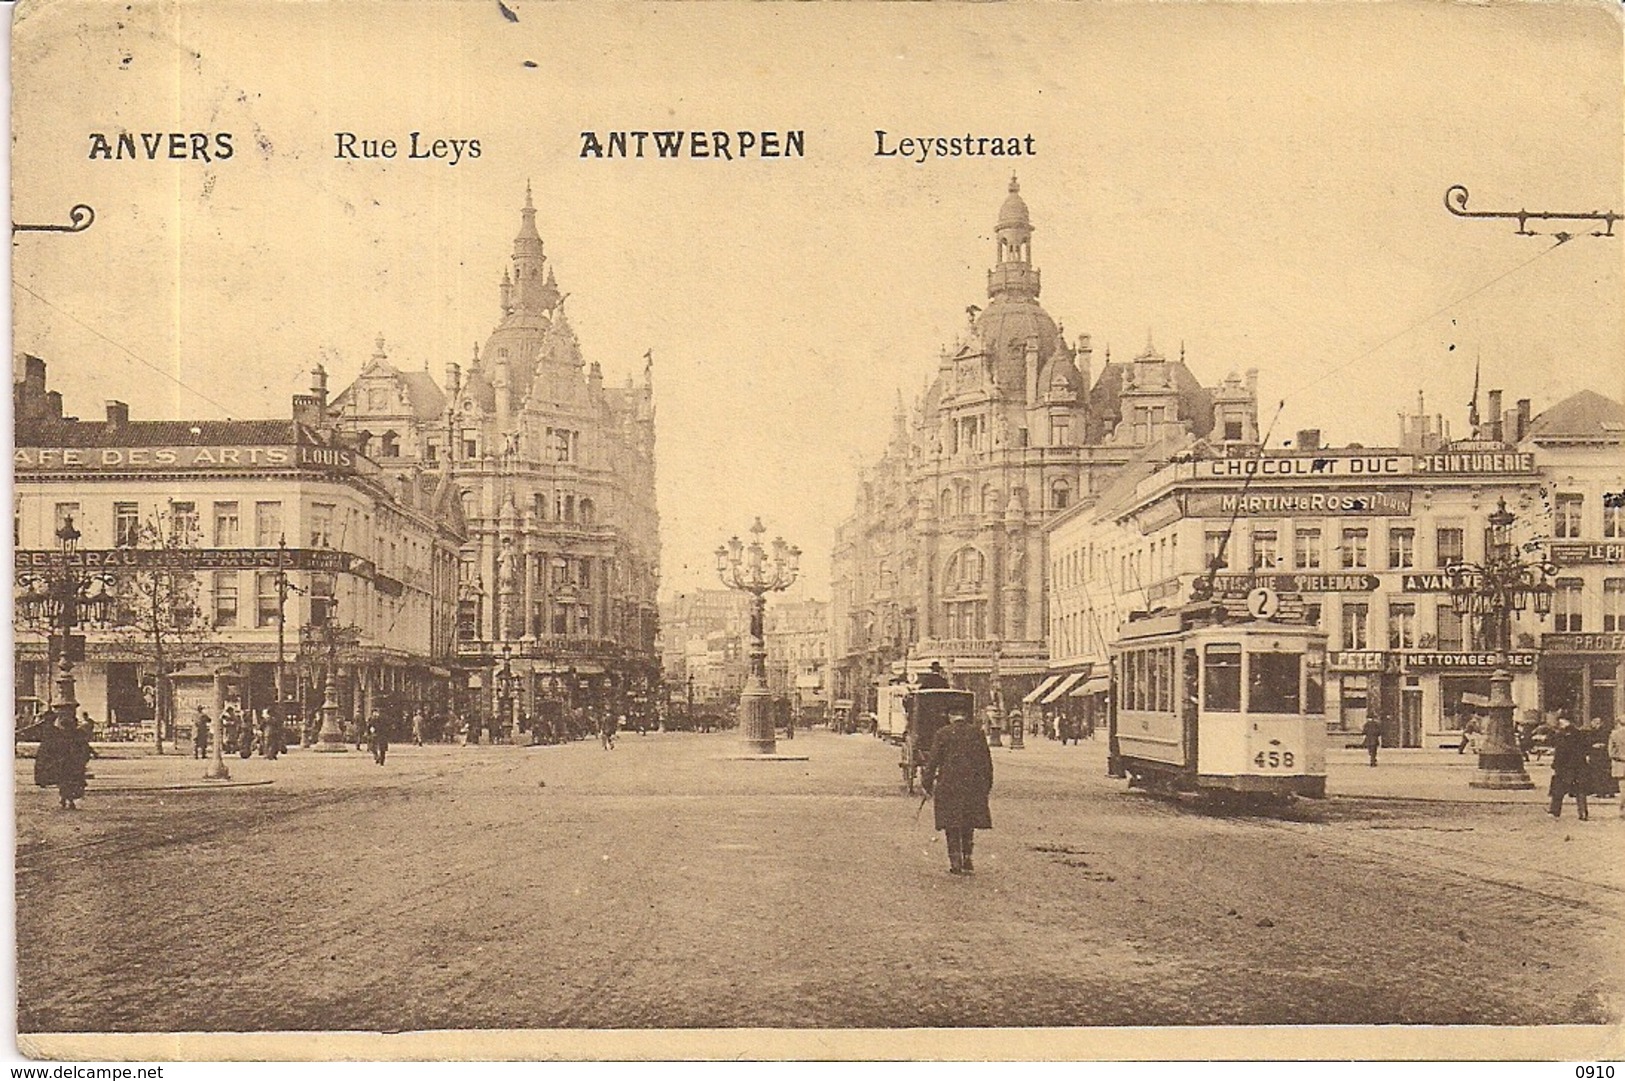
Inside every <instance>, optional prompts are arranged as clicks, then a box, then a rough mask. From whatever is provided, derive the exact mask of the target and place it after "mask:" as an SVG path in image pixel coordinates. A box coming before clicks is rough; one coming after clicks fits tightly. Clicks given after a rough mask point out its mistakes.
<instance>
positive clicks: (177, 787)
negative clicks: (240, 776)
mask: <svg viewBox="0 0 1625 1081" xmlns="http://www.w3.org/2000/svg"><path fill="white" fill-rule="evenodd" d="M271 784H276V781H275V780H274V779H267V780H263V781H186V782H182V783H179V784H148V785H118V786H116V787H109V788H101V787H95V788H91V789H90V791H92V792H94V793H96V794H97V795H99V796H111V795H116V794H119V793H124V792H192V791H198V790H200V789H215V788H261V787H264V786H265V785H271Z"/></svg>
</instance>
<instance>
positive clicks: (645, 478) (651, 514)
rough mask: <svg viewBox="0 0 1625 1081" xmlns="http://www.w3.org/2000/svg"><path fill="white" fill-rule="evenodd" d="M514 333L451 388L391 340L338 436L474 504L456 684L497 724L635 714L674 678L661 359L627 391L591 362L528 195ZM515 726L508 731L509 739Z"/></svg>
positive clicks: (510, 294)
mask: <svg viewBox="0 0 1625 1081" xmlns="http://www.w3.org/2000/svg"><path fill="white" fill-rule="evenodd" d="M498 302H499V303H498V318H497V323H496V326H495V327H494V329H493V330H492V331H491V334H490V336H489V337H488V338H487V339H486V341H485V344H484V346H483V348H482V347H480V346H476V347H475V348H474V351H473V356H472V359H471V360H470V361H469V363H468V366H467V368H466V369H465V368H464V367H463V366H462V365H460V364H458V363H455V362H454V363H450V364H448V365H447V366H446V371H445V385H444V387H442V386H440V385H438V384H436V383H435V382H434V380H433V378H432V377H431V376H430V374H429V373H428V372H426V371H404V370H402V369H400V368H398V367H396V366H395V365H394V364H392V363H391V362H390V359H389V356H388V354H387V352H386V350H385V348H384V343H383V340H382V339H381V338H380V339H379V341H378V343H377V348H376V350H375V353H374V355H373V357H372V358H371V360H370V362H369V363H368V364H367V365H366V366H365V367H364V368H363V369H362V371H361V373H360V375H359V376H358V377H357V379H356V381H355V382H354V383H353V384H351V385H350V386H349V387H347V388H346V389H345V390H344V391H343V392H342V393H341V394H340V395H339V396H338V397H337V398H336V399H335V401H334V403H333V404H334V413H335V418H336V423H337V424H338V425H339V427H340V429H341V430H342V431H343V432H344V433H345V434H346V435H347V436H348V437H349V438H350V439H352V440H353V441H354V443H355V445H356V446H357V447H358V448H360V449H361V450H362V451H363V452H364V453H366V454H368V455H370V456H372V457H373V458H374V459H375V460H376V461H377V462H378V464H379V467H380V468H381V470H382V471H383V472H384V473H385V474H386V475H387V476H389V477H391V478H393V479H394V480H395V481H396V482H397V483H402V484H410V483H414V482H415V480H416V478H421V477H435V478H439V477H446V478H449V480H450V483H451V485H452V486H453V488H454V490H455V491H456V493H457V498H459V499H460V501H461V509H462V515H463V518H464V520H465V522H466V523H467V531H468V533H467V540H466V542H465V543H464V545H463V549H462V553H461V585H460V588H461V600H460V609H459V620H458V627H459V642H458V660H457V668H458V673H459V677H458V685H459V688H460V690H461V691H462V693H463V699H464V701H463V707H464V708H465V709H466V710H469V711H473V712H476V713H481V714H485V715H487V716H488V715H490V713H491V712H492V711H493V710H495V709H496V708H498V707H497V703H498V697H497V696H498V693H499V692H498V683H499V679H498V677H499V676H500V677H502V679H504V680H517V681H518V683H517V692H516V693H515V694H513V695H511V696H510V695H507V694H503V695H502V696H501V702H502V703H503V704H504V705H503V708H507V709H512V710H514V711H516V712H519V713H521V714H525V715H530V714H533V713H534V712H535V711H536V709H537V707H538V705H539V703H540V700H541V699H544V698H545V699H553V700H555V701H557V700H561V699H563V700H567V701H568V703H569V704H571V705H577V706H589V707H590V706H594V705H602V706H604V707H605V708H624V707H625V703H626V700H627V699H628V698H631V699H637V698H641V697H644V696H646V695H649V694H652V693H653V692H654V689H655V686H656V684H657V683H658V681H659V679H660V663H659V655H658V652H657V647H656V634H657V632H658V627H659V617H658V610H657V606H656V593H657V589H658V586H659V563H660V519H659V513H658V511H657V509H656V507H655V493H654V469H655V414H654V399H653V392H654V390H653V360H652V356H650V355H647V354H646V355H645V358H644V365H643V374H642V379H641V380H640V381H637V382H634V380H633V378H632V377H631V376H630V375H629V376H628V377H627V379H626V381H625V383H624V385H621V386H610V385H608V384H606V382H605V380H604V377H603V372H602V369H601V368H600V366H599V364H598V362H597V361H593V362H591V363H588V362H587V361H586V359H585V358H584V357H583V355H582V351H581V347H580V344H579V342H578V341H577V339H576V336H575V332H574V331H573V330H572V329H571V326H570V322H569V319H568V317H567V316H566V314H565V310H564V303H565V297H564V294H562V293H561V292H560V291H559V287H558V282H557V279H556V277H555V275H554V272H553V269H552V267H551V266H550V265H549V263H548V260H547V258H546V255H545V254H544V251H543V244H542V240H541V237H540V235H539V234H538V233H537V230H536V209H535V206H534V205H533V202H532V199H531V194H530V190H529V188H528V186H527V188H526V192H525V203H524V206H523V208H522V209H521V211H520V226H519V232H518V234H517V235H516V236H515V238H514V245H513V253H512V256H511V265H510V266H509V268H507V269H506V270H504V272H503V276H502V282H501V285H500V287H499V289H498ZM516 719H517V718H504V719H503V721H504V723H505V724H507V723H511V722H512V721H513V720H516Z"/></svg>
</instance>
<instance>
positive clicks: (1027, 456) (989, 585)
mask: <svg viewBox="0 0 1625 1081" xmlns="http://www.w3.org/2000/svg"><path fill="white" fill-rule="evenodd" d="M1033 232H1034V228H1033V225H1032V221H1031V218H1030V216H1029V214H1028V210H1027V204H1026V203H1025V201H1023V199H1022V198H1021V194H1020V187H1019V185H1018V184H1017V182H1016V180H1015V179H1014V178H1012V179H1011V181H1010V188H1009V194H1008V196H1007V197H1006V199H1005V201H1004V204H1003V205H1002V206H1001V207H1000V208H999V214H998V219H997V222H996V225H995V228H994V240H995V251H994V259H995V263H994V266H993V268H992V269H991V270H989V271H988V274H987V305H986V307H985V308H979V307H976V306H974V305H973V306H971V307H969V308H967V309H966V312H967V316H968V319H967V322H966V325H965V327H964V329H963V330H962V331H961V333H960V335H959V337H958V339H957V340H956V341H955V342H954V343H953V344H952V345H950V346H948V347H946V348H945V349H943V351H942V353H941V356H940V357H939V359H938V365H937V373H936V376H935V377H934V378H933V379H932V380H931V381H930V383H929V384H928V385H927V386H926V388H925V391H924V393H923V395H922V396H921V397H920V398H919V399H918V401H917V403H916V405H915V407H914V408H913V410H912V411H910V410H905V408H904V405H903V401H902V399H901V397H899V399H898V403H897V409H896V411H895V414H894V417H893V423H892V431H891V438H890V441H889V443H888V445H887V447H886V449H885V451H884V453H883V454H882V456H881V458H880V460H879V461H878V462H876V463H875V464H874V465H873V466H872V467H870V468H869V469H867V470H865V471H864V473H863V475H862V477H861V478H860V481H859V491H858V495H857V505H856V507H855V509H854V511H853V513H852V515H851V517H849V518H848V519H846V520H845V521H844V522H842V523H841V525H840V526H839V527H838V528H837V531H836V537H835V546H834V554H833V565H832V575H831V588H832V594H833V595H832V599H831V639H832V641H831V665H832V668H833V669H834V691H833V696H834V698H835V699H836V706H837V708H840V707H841V705H842V704H848V705H850V704H854V703H856V704H858V705H859V706H860V708H868V706H867V705H864V704H863V703H866V702H868V701H869V699H870V694H871V687H872V684H873V681H874V680H875V678H876V677H877V676H878V675H879V674H880V673H882V672H884V671H888V670H889V669H890V667H891V666H892V665H893V664H894V663H895V662H898V661H903V660H905V659H906V660H907V661H908V663H909V667H910V669H911V670H915V669H918V668H919V667H920V666H922V665H926V664H929V663H930V662H931V661H933V660H936V661H940V662H942V663H943V664H944V666H945V667H947V668H948V669H949V670H950V672H951V673H952V674H953V675H954V681H955V683H956V684H958V685H961V686H967V687H970V688H972V689H975V690H977V691H978V692H979V693H980V694H983V695H986V694H988V693H989V691H990V689H991V686H992V682H993V679H992V677H993V675H994V673H995V672H997V674H998V676H999V680H1000V683H1001V689H1002V690H1003V691H1004V696H1005V702H1006V704H1011V703H1013V702H1014V701H1015V699H1016V698H1019V697H1020V694H1021V693H1024V692H1025V689H1026V688H1028V687H1030V686H1031V685H1033V684H1034V683H1036V682H1037V681H1038V679H1039V678H1040V677H1041V675H1042V674H1043V672H1044V669H1045V663H1046V645H1045V637H1044V636H1045V626H1046V620H1045V614H1044V584H1045V583H1044V574H1045V565H1046V560H1045V558H1044V523H1045V522H1046V521H1047V520H1048V519H1049V518H1050V517H1052V516H1053V515H1055V514H1057V513H1059V512H1061V511H1064V510H1065V509H1066V508H1067V507H1069V506H1072V505H1074V504H1075V503H1076V502H1077V501H1079V500H1084V499H1090V498H1092V497H1093V496H1094V495H1096V494H1097V493H1098V492H1100V491H1101V490H1102V488H1104V487H1105V486H1106V485H1107V484H1109V483H1110V482H1111V479H1112V478H1113V476H1115V475H1116V473H1117V471H1118V470H1119V469H1121V468H1122V467H1123V466H1124V465H1125V464H1127V463H1128V462H1130V461H1132V460H1135V459H1137V458H1140V457H1143V456H1144V455H1146V454H1147V453H1148V449H1150V448H1155V447H1157V446H1158V445H1161V444H1165V443H1168V442H1171V441H1173V440H1175V439H1176V438H1181V437H1188V436H1190V435H1195V436H1199V437H1205V438H1208V439H1210V440H1212V441H1218V442H1226V441H1227V442H1234V443H1252V442H1256V441H1257V439H1258V432H1257V427H1258V422H1257V400H1256V395H1255V389H1254V377H1253V373H1252V372H1250V371H1249V373H1248V375H1247V377H1246V379H1245V380H1243V379H1242V378H1241V377H1239V376H1235V375H1232V376H1231V377H1230V378H1229V379H1227V380H1225V381H1224V382H1223V383H1222V384H1220V385H1218V386H1216V387H1211V388H1210V387H1203V386H1202V385H1201V384H1200V382H1199V381H1198V380H1197V379H1196V377H1195V376H1194V375H1192V374H1191V372H1190V370H1189V369H1188V368H1187V367H1186V366H1185V361H1184V357H1183V350H1181V357H1180V359H1179V360H1177V361H1171V360H1169V359H1167V358H1166V357H1164V356H1163V355H1162V354H1160V353H1159V352H1157V350H1156V348H1155V347H1154V346H1153V345H1152V344H1151V343H1150V342H1147V345H1146V348H1145V350H1144V352H1142V353H1141V354H1140V355H1139V356H1137V357H1135V358H1134V359H1133V360H1132V361H1129V362H1113V361H1112V360H1111V355H1110V350H1107V353H1106V356H1105V358H1104V363H1103V364H1102V366H1101V368H1100V370H1099V375H1098V377H1097V376H1096V375H1095V373H1094V350H1093V346H1092V344H1091V342H1090V337H1089V335H1087V334H1083V335H1079V336H1077V337H1076V338H1068V337H1067V335H1066V333H1065V332H1064V330H1063V329H1062V328H1061V327H1060V326H1059V325H1058V324H1057V323H1056V321H1055V320H1054V319H1052V318H1051V317H1050V315H1049V313H1048V312H1046V311H1045V310H1044V308H1043V306H1042V305H1041V304H1040V303H1039V300H1038V297H1039V291H1040V285H1041V282H1040V275H1039V270H1038V268H1037V267H1036V266H1035V265H1034V263H1033V247H1032V237H1033ZM1012 694H1014V695H1015V697H1014V698H1012Z"/></svg>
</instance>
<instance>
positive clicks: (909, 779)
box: [898, 687, 976, 792]
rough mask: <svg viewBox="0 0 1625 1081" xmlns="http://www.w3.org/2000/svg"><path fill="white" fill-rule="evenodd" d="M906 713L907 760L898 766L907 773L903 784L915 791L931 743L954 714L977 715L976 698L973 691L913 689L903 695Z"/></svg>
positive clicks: (905, 743)
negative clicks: (915, 783) (916, 781)
mask: <svg viewBox="0 0 1625 1081" xmlns="http://www.w3.org/2000/svg"><path fill="white" fill-rule="evenodd" d="M902 705H903V712H904V714H905V716H906V718H907V725H906V727H905V728H904V730H903V757H902V761H901V762H899V763H898V766H899V767H900V768H901V769H902V771H903V785H904V787H906V788H907V789H908V791H910V792H913V791H914V780H915V778H916V777H918V776H919V772H920V770H921V769H923V768H924V767H925V761H926V758H928V757H929V756H930V754H931V741H932V740H934V739H936V738H937V732H938V731H939V730H940V729H941V728H942V727H943V725H945V724H947V723H948V717H949V715H950V714H957V713H963V714H964V715H965V716H967V717H974V716H975V715H976V698H975V696H974V695H973V694H971V692H970V691H954V690H948V689H946V688H935V687H929V688H913V687H911V688H909V689H908V690H907V692H906V693H904V694H903V695H902Z"/></svg>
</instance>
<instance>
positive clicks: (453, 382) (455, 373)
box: [446, 360, 463, 398]
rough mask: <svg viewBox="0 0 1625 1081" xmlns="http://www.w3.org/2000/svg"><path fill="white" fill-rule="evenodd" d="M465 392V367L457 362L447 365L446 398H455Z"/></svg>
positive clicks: (448, 362) (450, 362)
mask: <svg viewBox="0 0 1625 1081" xmlns="http://www.w3.org/2000/svg"><path fill="white" fill-rule="evenodd" d="M462 391H463V366H462V365H461V364H458V363H457V362H456V361H455V360H452V361H447V363H446V397H448V398H455V397H457V395H459V394H461V393H462Z"/></svg>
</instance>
